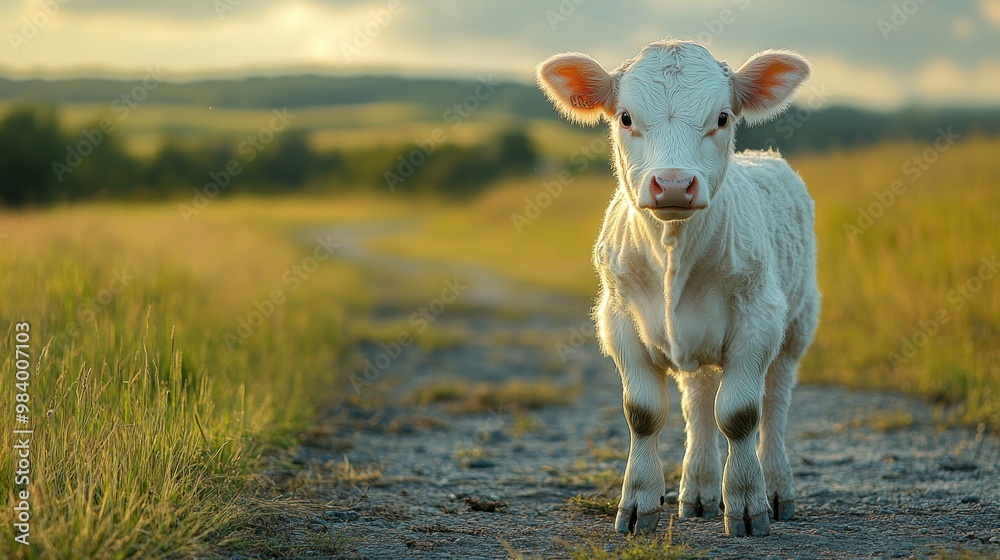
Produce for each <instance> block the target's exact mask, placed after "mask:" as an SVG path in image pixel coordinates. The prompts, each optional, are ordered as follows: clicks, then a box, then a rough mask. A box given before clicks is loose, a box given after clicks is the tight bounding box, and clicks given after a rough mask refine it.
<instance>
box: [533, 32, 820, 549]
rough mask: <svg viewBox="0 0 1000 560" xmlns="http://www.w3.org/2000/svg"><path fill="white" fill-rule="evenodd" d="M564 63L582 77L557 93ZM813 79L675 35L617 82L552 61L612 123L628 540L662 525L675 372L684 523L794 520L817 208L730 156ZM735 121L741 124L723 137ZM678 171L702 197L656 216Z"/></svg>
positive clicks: (559, 100)
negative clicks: (799, 384)
mask: <svg viewBox="0 0 1000 560" xmlns="http://www.w3.org/2000/svg"><path fill="white" fill-rule="evenodd" d="M577 66H579V68H577ZM595 66H596V68H595ZM553 67H557V68H561V75H571V76H572V75H574V74H573V73H574V72H580V73H582V74H581V75H585V76H586V77H587V79H586V80H582V79H579V80H561V81H559V82H558V83H549V81H548V80H549V78H548V77H547V74H546V72H545V71H544V70H545V68H553ZM567 67H568V68H570V69H567ZM808 68H809V67H808V63H807V62H806V61H805V60H804V59H802V58H801V57H800V56H798V55H796V54H794V53H790V52H787V51H781V52H769V51H766V52H763V53H758V54H757V55H755V56H754V57H753V58H752V59H751V60H750V61H749V62H748V63H747V64H746V65H744V67H743V68H741V70H740V71H739V72H736V73H734V72H732V71H731V70H730V68H729V66H728V65H726V64H725V63H723V62H719V61H717V60H715V58H714V57H712V56H711V55H710V54H709V53H708V51H707V50H706V49H705V48H704V47H702V46H700V45H698V44H695V43H690V42H679V41H661V42H656V43H653V44H651V45H649V46H647V47H646V48H644V49H643V50H642V52H640V53H639V55H638V56H637V57H635V58H633V59H630V60H627V61H626V62H625V63H623V65H622V66H621V67H620V68H618V69H617V70H615V71H614V72H611V73H608V72H606V71H604V70H603V68H600V66H599V65H597V63H596V61H593V59H591V58H589V57H581V56H580V55H578V54H575V53H573V54H568V55H566V57H565V58H563V57H562V56H556V57H553V58H552V59H549V60H548V61H546V62H545V63H543V64H542V65H541V66H540V68H539V82H540V83H541V84H543V86H544V87H547V88H548V89H546V91H547V92H548V93H549V94H550V99H552V100H553V102H554V103H555V104H556V105H557V106H558V107H559V108H560V110H562V111H563V112H564V113H565V114H567V115H568V116H569V117H570V118H576V119H578V120H582V121H586V120H589V119H592V118H593V115H594V114H595V107H594V106H592V105H591V106H587V107H580V108H577V107H574V106H573V104H572V103H569V102H568V100H570V99H572V98H574V96H575V98H576V99H581V98H582V99H587V100H590V101H593V100H596V99H599V100H601V103H602V104H601V105H600V107H599V108H600V109H601V111H600V113H601V114H603V115H604V118H605V119H606V120H607V121H608V122H609V124H610V129H611V140H612V146H613V150H614V154H613V155H614V165H615V170H616V174H617V178H618V188H617V190H616V191H615V194H614V196H613V197H612V200H611V203H610V205H609V207H608V210H607V212H606V214H605V217H604V225H603V227H602V229H601V233H600V236H599V238H598V240H597V244H596V246H595V248H594V266H595V267H596V269H597V271H598V274H599V276H600V280H601V294H600V297H599V300H598V304H597V306H596V309H595V319H596V322H597V328H598V334H599V339H600V342H601V346H602V348H603V350H604V351H605V353H606V354H608V355H609V356H611V357H612V358H613V359H614V361H615V364H616V365H617V367H618V370H619V373H620V374H621V378H622V387H623V397H624V398H623V401H624V409H625V417H626V420H627V421H628V424H629V429H630V432H631V446H630V449H629V459H628V464H627V466H626V469H625V478H624V482H623V485H622V497H621V501H620V503H619V511H618V517H617V520H616V522H615V524H616V527H617V529H618V530H619V531H622V532H626V531H650V530H653V529H655V527H656V525H657V523H658V520H659V515H660V509H661V504H662V502H663V494H664V488H665V485H664V479H663V472H662V467H661V464H660V459H659V455H658V449H657V438H658V434H659V432H660V429H661V428H662V427H663V424H664V422H665V421H666V416H667V392H666V377H667V374H668V373H669V374H672V375H673V376H674V377H675V378H676V380H677V383H678V385H679V387H680V389H681V391H682V393H683V399H682V411H683V414H684V418H685V420H686V422H687V429H686V431H687V448H686V452H685V457H684V471H683V475H682V479H681V490H680V497H679V501H680V508H679V509H680V515H681V516H682V517H688V516H706V517H711V516H714V515H717V514H718V513H719V505H720V497H721V498H722V501H723V502H724V507H725V518H724V520H725V530H726V532H727V533H729V534H733V535H766V534H768V532H769V530H770V518H771V517H774V518H776V519H788V518H790V517H791V516H792V514H793V512H794V498H795V490H794V487H793V484H792V475H791V471H790V469H789V466H788V459H787V456H786V453H785V444H784V430H785V422H786V418H787V414H788V408H789V405H790V402H791V395H792V388H793V386H794V384H795V369H796V365H797V363H798V361H799V358H800V357H801V356H802V354H803V353H804V352H805V350H806V348H807V347H808V345H809V343H810V342H811V340H812V336H813V332H814V331H815V328H816V324H817V320H818V314H819V304H820V296H819V291H818V288H817V284H816V242H815V235H814V233H813V219H814V218H813V202H812V199H811V197H810V196H809V194H808V192H807V190H806V188H805V185H804V184H803V182H802V180H801V179H800V178H799V177H798V175H797V174H796V173H795V172H794V171H792V169H791V168H790V167H789V166H788V164H787V163H786V162H785V161H784V160H783V159H781V158H780V156H778V155H777V154H774V153H764V152H745V153H741V154H735V153H734V150H733V146H734V135H733V134H734V132H733V129H734V127H735V121H736V118H735V117H738V116H740V115H741V113H742V112H743V111H746V112H747V113H748V114H747V115H746V116H751V117H753V118H760V117H761V116H773V115H774V114H776V113H777V112H779V111H780V110H781V108H783V107H784V106H785V105H786V104H787V102H788V100H789V96H790V95H792V94H793V93H794V91H795V89H797V88H798V87H799V86H800V85H801V83H802V81H803V80H804V79H805V78H806V77H807V76H808ZM598 70H600V71H598ZM602 72H603V74H602ZM744 72H745V73H744ZM589 84H596V86H593V87H598V88H599V89H598V90H596V91H589V90H588V89H587V88H589V87H592V86H591V85H589ZM574 88H576V89H574ZM581 88H582V90H581ZM552 92H558V93H557V94H553V93H552ZM609 92H611V93H609ZM578 109H579V110H584V111H586V113H584V114H582V115H575V113H574V111H577V110H578ZM622 112H628V113H629V115H630V117H631V118H630V120H631V126H625V125H623V124H622V119H621V114H622ZM722 113H727V114H731V115H732V116H733V117H734V118H732V119H731V122H730V123H729V124H728V125H727V126H719V123H720V122H724V121H723V120H720V118H721V117H720V115H721V114H722ZM679 170H683V172H685V173H687V174H689V175H694V177H695V181H696V184H695V186H692V188H696V195H695V199H696V201H697V202H698V204H696V205H695V204H693V203H692V207H691V208H678V207H658V206H656V204H657V202H656V201H655V199H654V198H651V195H650V189H651V188H653V189H655V187H651V184H653V185H655V184H656V180H657V179H656V178H657V177H659V176H662V175H663V174H664V173H667V172H677V171H679ZM695 208H700V209H695ZM720 430H721V431H722V433H723V434H724V435H725V436H726V438H727V439H728V442H729V455H728V457H727V459H726V461H725V466H724V467H723V464H722V461H721V458H720V457H719V452H718V445H717V442H718V432H719V431H720ZM758 435H759V438H758Z"/></svg>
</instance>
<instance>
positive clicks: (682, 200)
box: [649, 169, 697, 208]
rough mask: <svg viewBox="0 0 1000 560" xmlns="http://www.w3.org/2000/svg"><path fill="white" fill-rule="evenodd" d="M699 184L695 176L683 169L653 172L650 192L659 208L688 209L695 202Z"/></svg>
mask: <svg viewBox="0 0 1000 560" xmlns="http://www.w3.org/2000/svg"><path fill="white" fill-rule="evenodd" d="M696 189H697V182H696V181H695V177H694V175H693V174H691V173H688V172H686V171H683V170H681V169H660V170H657V171H654V172H653V177H652V179H651V180H650V181H649V192H650V194H651V195H653V200H654V201H655V202H656V206H657V207H665V206H679V207H682V208H687V207H689V206H691V203H692V202H694V197H695V194H696Z"/></svg>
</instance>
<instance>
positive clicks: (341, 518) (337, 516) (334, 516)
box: [323, 509, 361, 523]
mask: <svg viewBox="0 0 1000 560" xmlns="http://www.w3.org/2000/svg"><path fill="white" fill-rule="evenodd" d="M323 517H325V518H327V519H329V520H330V521H332V522H334V523H347V522H349V521H357V520H358V519H360V518H361V514H360V513H358V512H356V511H354V510H352V509H349V510H347V511H333V510H330V511H326V512H324V513H323Z"/></svg>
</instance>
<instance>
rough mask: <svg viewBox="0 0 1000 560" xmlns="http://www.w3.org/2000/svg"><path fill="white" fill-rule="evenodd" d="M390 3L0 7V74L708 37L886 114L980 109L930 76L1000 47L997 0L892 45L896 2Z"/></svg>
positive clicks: (124, 0) (405, 64) (617, 48)
mask: <svg viewBox="0 0 1000 560" xmlns="http://www.w3.org/2000/svg"><path fill="white" fill-rule="evenodd" d="M390 1H391V0H172V1H171V2H163V1H161V0H90V1H87V2H84V1H82V0H79V1H77V0H73V1H71V2H68V3H67V4H66V5H65V6H63V7H61V8H60V12H59V13H58V14H55V15H53V16H51V17H48V18H47V22H46V24H45V25H44V26H43V28H41V29H38V30H37V33H33V34H32V37H31V38H30V40H27V41H26V42H24V43H19V45H18V48H17V49H14V48H10V47H9V37H10V35H11V34H19V33H21V29H22V27H23V25H24V24H23V22H24V20H25V18H31V17H32V16H33V15H34V14H35V13H36V12H37V11H38V10H39V5H40V4H39V0H21V1H18V2H16V3H12V2H0V32H3V33H0V39H3V38H4V37H7V38H8V41H6V42H7V43H8V44H5V45H0V69H3V70H5V71H7V72H15V73H20V74H40V73H60V72H61V73H75V74H80V73H82V72H83V71H82V70H81V69H101V70H103V72H102V73H105V74H107V73H109V72H108V70H111V71H118V72H127V73H132V74H140V75H141V74H142V72H143V69H144V68H145V67H146V66H148V65H160V66H161V67H162V68H165V69H167V70H169V71H170V72H171V77H183V76H187V75H194V74H205V73H219V72H227V73H236V72H241V71H245V72H249V71H251V70H252V69H256V70H258V71H267V72H269V73H271V72H274V71H278V72H295V71H299V70H301V69H306V68H309V69H315V70H330V71H344V70H346V71H351V72H373V71H390V72H404V73H409V74H415V73H433V74H435V75H449V74H450V75H456V74H461V75H466V76H467V75H473V76H475V75H479V74H490V73H492V74H494V75H495V76H496V77H498V78H500V77H513V78H517V79H521V80H524V81H529V80H530V79H531V73H532V69H533V68H534V66H535V64H537V63H538V61H540V60H542V59H544V58H545V57H547V56H550V55H552V54H554V53H557V52H561V51H568V50H578V51H584V52H587V53H589V54H591V55H593V56H594V57H595V58H597V59H598V60H599V61H600V62H601V63H603V64H605V65H606V66H608V67H615V66H617V65H618V63H620V62H621V61H622V60H623V59H625V58H627V57H629V56H632V55H634V54H635V53H636V52H638V51H639V49H640V48H642V46H644V45H645V44H646V43H648V42H650V41H652V40H654V39H657V38H662V37H665V36H668V35H670V36H675V37H678V38H700V39H702V40H706V41H708V42H710V43H711V44H710V45H709V48H710V50H711V51H712V52H713V53H714V54H715V55H716V56H717V57H719V58H721V59H726V60H728V61H729V62H730V63H732V64H734V65H739V64H740V63H742V62H743V61H744V60H746V59H747V57H749V56H750V55H752V54H753V53H754V52H756V51H758V50H760V49H764V48H774V47H783V48H790V49H793V50H798V51H799V52H802V53H803V54H804V55H806V56H807V57H808V58H810V59H812V60H813V62H814V66H815V72H816V78H814V80H822V81H823V82H825V83H828V84H829V86H830V87H831V88H834V89H835V90H836V91H837V92H838V93H837V95H836V96H835V99H836V101H838V102H843V103H858V104H867V105H871V106H878V107H888V106H892V105H894V104H900V103H905V102H907V101H909V100H912V99H923V98H926V99H928V100H934V99H949V100H956V101H960V100H962V99H966V100H969V101H970V102H979V101H980V100H981V99H982V98H983V97H984V95H985V94H983V93H981V92H980V91H979V90H975V89H974V88H971V87H959V86H955V85H948V86H945V85H943V84H942V83H940V81H939V78H941V77H945V78H948V77H950V78H949V79H953V80H960V81H955V82H952V83H953V84H958V83H968V84H977V87H980V86H981V87H984V88H985V89H984V90H982V91H987V92H992V91H993V89H991V88H992V86H991V80H990V79H989V76H987V75H984V74H983V72H984V71H988V70H989V69H991V68H993V66H992V64H994V63H995V61H993V59H992V58H991V57H994V56H996V53H1000V33H993V32H987V27H986V26H988V25H990V23H980V21H985V22H991V23H992V24H995V25H998V26H1000V0H980V1H979V2H978V3H973V2H969V3H964V2H962V3H959V2H948V3H945V2H936V3H931V2H929V3H926V4H922V5H921V7H920V9H919V10H917V11H916V12H914V13H913V14H910V15H909V16H908V20H907V22H906V23H905V25H902V26H900V28H899V30H898V31H895V32H893V33H892V35H891V37H890V39H889V40H888V41H886V40H884V39H883V37H882V34H881V33H880V32H879V29H878V25H877V22H878V20H879V19H884V18H887V17H890V16H891V13H892V12H891V6H887V5H885V4H882V3H874V2H870V1H867V0H843V1H842V2H841V1H838V2H836V3H833V2H821V3H813V2H810V3H805V2H795V1H794V0H712V1H696V0H642V2H641V3H637V4H635V5H632V4H630V8H629V9H623V8H622V6H621V5H620V4H613V3H611V2H600V1H598V0H586V1H583V2H580V1H579V0H507V1H505V2H503V3H499V2H462V1H460V0H399V2H400V6H402V9H401V11H399V12H398V13H396V14H393V15H392V17H391V18H389V19H388V20H387V19H386V18H385V12H386V10H387V8H388V6H389V5H390ZM220 7H221V8H220ZM220 9H221V10H222V14H221V16H222V17H220V13H219V12H220ZM379 14H381V15H379ZM553 14H554V15H555V17H553ZM956 39H957V40H956ZM942 61H947V64H949V65H950V66H947V67H946V65H945V62H942ZM984 69H986V70H984ZM996 99H1000V97H997V98H996Z"/></svg>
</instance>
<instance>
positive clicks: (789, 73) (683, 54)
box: [537, 40, 809, 221]
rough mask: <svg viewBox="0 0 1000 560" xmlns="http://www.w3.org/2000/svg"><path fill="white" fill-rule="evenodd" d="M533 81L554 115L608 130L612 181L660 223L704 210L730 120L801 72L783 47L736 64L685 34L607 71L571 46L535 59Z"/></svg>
mask: <svg viewBox="0 0 1000 560" xmlns="http://www.w3.org/2000/svg"><path fill="white" fill-rule="evenodd" d="M537 75H538V85H539V87H540V88H541V89H542V90H543V91H544V92H545V94H546V95H547V96H548V98H549V99H550V100H551V101H552V103H553V104H554V105H555V106H556V108H558V109H559V110H560V111H561V112H562V114H563V116H565V117H566V118H567V119H569V120H571V121H576V122H579V123H582V124H595V123H597V122H598V121H600V120H601V119H602V118H603V119H605V120H607V121H608V124H609V125H610V128H611V145H612V147H613V150H614V162H615V170H616V172H617V174H618V178H619V185H620V186H621V187H622V188H624V189H625V191H626V193H627V195H628V196H629V199H630V200H631V201H632V203H633V204H634V205H635V206H636V207H638V208H640V209H643V210H644V211H649V212H651V213H652V215H654V216H655V217H657V218H659V219H660V220H665V221H669V220H684V219H686V218H688V217H690V216H691V215H693V214H694V213H695V212H696V211H698V210H702V209H706V208H708V205H709V202H710V201H711V198H712V195H713V194H714V193H715V192H716V190H717V189H718V188H719V185H720V184H721V182H722V178H723V176H724V175H725V173H726V167H727V165H728V162H729V155H730V154H731V153H732V152H733V146H734V130H733V129H734V127H735V125H736V121H737V120H738V119H739V118H740V117H742V118H744V119H746V120H747V121H749V122H750V123H751V124H753V123H757V122H763V121H766V120H768V119H770V118H772V117H774V116H775V115H777V114H778V113H780V112H781V111H782V110H783V109H784V108H785V107H786V106H787V104H788V101H789V100H790V98H791V96H792V95H793V94H794V92H795V90H796V89H798V87H799V86H800V85H801V84H802V82H804V81H805V80H806V78H808V76H809V63H808V62H806V60H805V59H804V58H802V57H801V56H799V55H797V54H795V53H792V52H789V51H763V52H760V53H757V54H756V55H754V56H752V57H750V59H749V60H747V61H746V63H744V64H743V66H742V67H740V69H739V70H737V71H735V72H734V71H733V70H731V69H730V67H729V65H728V64H726V63H725V62H721V61H718V60H716V59H715V57H713V56H712V55H711V53H709V52H708V50H707V49H705V47H703V46H701V45H699V44H697V43H692V42H687V41H672V40H671V41H658V42H655V43H652V44H650V45H648V46H646V47H645V48H644V49H642V51H641V52H640V53H639V54H638V55H637V56H636V57H635V58H632V59H629V60H626V61H625V62H624V63H622V65H621V66H619V67H618V68H617V69H616V70H614V71H612V72H608V71H607V70H605V69H604V68H603V67H602V66H601V65H600V64H599V63H598V62H597V61H596V60H594V59H593V58H591V57H589V56H587V55H585V54H580V53H564V54H559V55H556V56H553V57H552V58H550V59H548V60H546V61H544V62H542V63H541V64H540V65H539V66H538V70H537Z"/></svg>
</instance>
